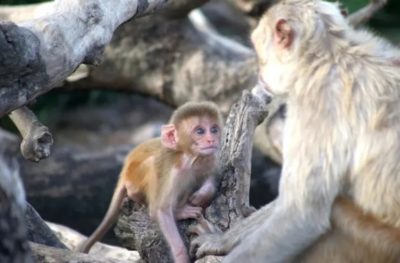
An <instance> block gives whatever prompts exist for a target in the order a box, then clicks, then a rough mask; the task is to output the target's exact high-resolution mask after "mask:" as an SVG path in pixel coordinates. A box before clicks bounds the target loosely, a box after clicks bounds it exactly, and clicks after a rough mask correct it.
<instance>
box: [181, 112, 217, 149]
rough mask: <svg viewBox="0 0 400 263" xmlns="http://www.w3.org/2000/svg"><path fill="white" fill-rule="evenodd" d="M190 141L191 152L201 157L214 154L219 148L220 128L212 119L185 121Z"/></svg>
mask: <svg viewBox="0 0 400 263" xmlns="http://www.w3.org/2000/svg"><path fill="white" fill-rule="evenodd" d="M185 122H186V123H185V124H186V129H187V131H188V133H189V136H190V139H191V145H190V148H191V151H192V152H193V153H194V154H199V155H202V156H206V155H211V154H215V153H216V152H217V151H218V150H219V147H220V141H221V128H220V125H219V123H218V122H217V121H216V120H214V119H213V118H210V117H207V116H203V117H192V118H189V119H188V120H185Z"/></svg>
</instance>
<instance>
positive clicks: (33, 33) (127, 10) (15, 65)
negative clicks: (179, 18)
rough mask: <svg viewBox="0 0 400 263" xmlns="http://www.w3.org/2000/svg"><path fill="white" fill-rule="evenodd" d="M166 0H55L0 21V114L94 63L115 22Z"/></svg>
mask: <svg viewBox="0 0 400 263" xmlns="http://www.w3.org/2000/svg"><path fill="white" fill-rule="evenodd" d="M165 2H166V0H118V1H108V0H88V1H80V0H73V1H72V0H60V1H55V2H51V3H49V4H48V5H49V6H48V7H46V8H49V9H51V11H49V12H48V13H47V15H46V16H43V17H40V18H38V19H35V20H28V21H21V22H17V24H15V23H13V22H5V21H2V22H0V97H1V98H2V103H1V104H0V116H3V115H4V114H7V113H9V112H10V111H12V110H14V109H16V108H19V107H21V106H23V105H25V104H26V103H27V102H29V101H30V100H32V99H34V98H35V97H37V96H38V95H40V94H43V93H45V92H47V91H48V90H50V89H51V88H53V87H55V86H57V85H59V84H60V83H61V82H62V81H63V80H65V79H66V78H67V77H68V76H69V75H70V74H71V73H72V72H73V71H74V70H75V68H76V67H77V66H79V64H81V63H89V64H97V63H98V62H99V60H100V58H101V54H102V52H103V48H104V46H105V45H106V44H108V42H109V41H110V40H111V36H112V34H113V32H114V30H115V29H116V28H117V27H118V26H119V25H120V24H122V23H123V22H125V21H127V20H128V19H130V18H132V17H138V16H143V15H145V14H148V13H150V12H153V11H155V10H156V9H158V8H160V7H161V6H162V5H163V4H164V3H165ZM72 29H73V30H72Z"/></svg>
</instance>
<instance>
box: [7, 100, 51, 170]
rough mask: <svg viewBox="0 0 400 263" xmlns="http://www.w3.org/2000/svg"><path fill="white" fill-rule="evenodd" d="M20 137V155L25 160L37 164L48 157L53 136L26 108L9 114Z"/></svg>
mask: <svg viewBox="0 0 400 263" xmlns="http://www.w3.org/2000/svg"><path fill="white" fill-rule="evenodd" d="M9 117H10V119H11V120H12V121H13V122H14V124H15V126H16V127H17V128H18V130H19V132H20V133H21V136H22V142H21V153H22V155H23V156H24V158H25V159H27V160H30V161H34V162H39V161H40V160H41V159H44V158H47V157H48V156H49V155H50V147H51V145H52V144H53V136H52V135H51V133H50V132H49V129H48V128H47V127H46V126H44V125H43V124H42V123H41V122H40V121H39V120H38V119H37V118H36V116H35V114H34V113H33V112H32V111H31V110H29V109H28V108H27V107H21V108H19V109H16V110H14V111H13V112H11V113H10V114H9Z"/></svg>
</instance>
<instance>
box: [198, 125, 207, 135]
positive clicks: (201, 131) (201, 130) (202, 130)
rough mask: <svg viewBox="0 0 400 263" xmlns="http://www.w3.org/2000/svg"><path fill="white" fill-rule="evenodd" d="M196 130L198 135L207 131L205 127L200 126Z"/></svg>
mask: <svg viewBox="0 0 400 263" xmlns="http://www.w3.org/2000/svg"><path fill="white" fill-rule="evenodd" d="M195 132H196V134H198V135H203V134H204V133H205V132H206V131H205V130H204V129H203V128H201V127H198V128H196V130H195Z"/></svg>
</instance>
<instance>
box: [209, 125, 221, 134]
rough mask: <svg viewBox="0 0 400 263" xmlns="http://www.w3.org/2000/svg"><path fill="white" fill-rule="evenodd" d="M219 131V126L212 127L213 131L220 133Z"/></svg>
mask: <svg viewBox="0 0 400 263" xmlns="http://www.w3.org/2000/svg"><path fill="white" fill-rule="evenodd" d="M218 132H219V128H218V126H213V127H211V133H218Z"/></svg>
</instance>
